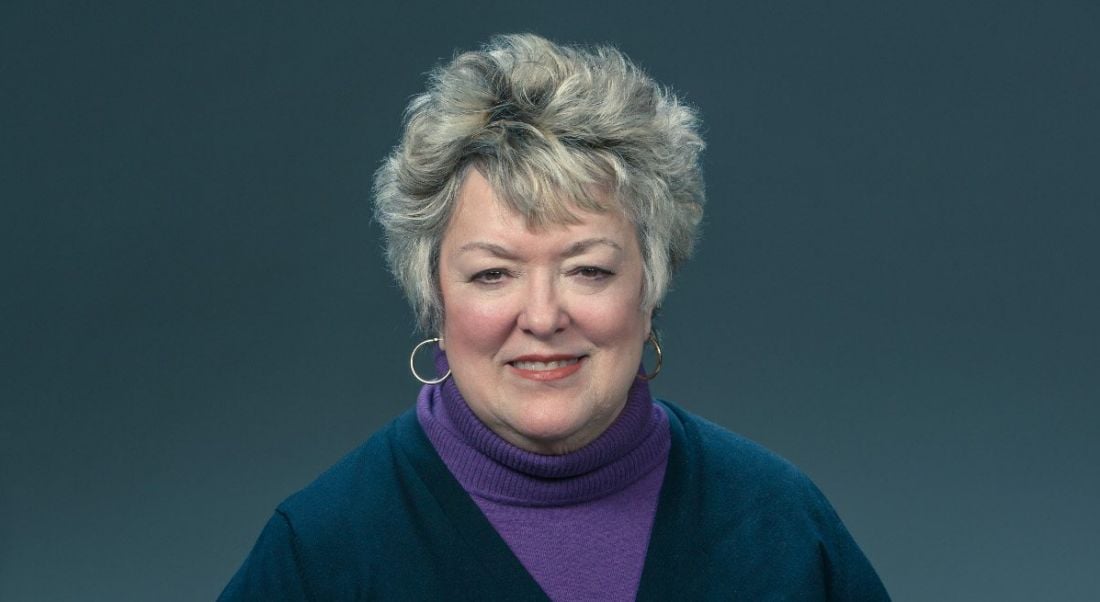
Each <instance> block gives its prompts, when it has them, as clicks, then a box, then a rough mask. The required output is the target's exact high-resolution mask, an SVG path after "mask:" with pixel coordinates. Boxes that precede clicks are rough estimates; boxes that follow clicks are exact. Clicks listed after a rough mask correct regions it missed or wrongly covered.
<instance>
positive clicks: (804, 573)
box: [661, 402, 888, 600]
mask: <svg viewBox="0 0 1100 602" xmlns="http://www.w3.org/2000/svg"><path fill="white" fill-rule="evenodd" d="M661 403H662V405H663V406H664V407H665V408H666V410H667V411H668V414H669V424H670V428H671V429H672V440H673V446H672V450H671V452H670V456H669V468H668V473H667V475H668V476H667V477H666V483H673V484H674V485H672V486H671V487H670V492H669V495H670V496H675V497H676V499H675V506H678V507H682V508H685V509H689V511H690V514H691V515H692V518H691V519H683V521H682V522H680V523H679V525H680V526H681V527H682V528H683V529H684V530H685V531H687V532H693V533H694V534H695V536H696V537H697V539H698V541H699V542H700V543H701V544H702V546H701V549H703V550H704V554H705V557H706V558H707V559H708V564H707V566H708V568H709V575H710V576H711V577H714V576H715V575H724V576H726V577H728V579H718V581H719V582H722V583H727V582H736V583H740V584H741V585H742V586H743V588H744V589H743V591H742V593H745V592H756V593H752V594H748V595H746V597H747V598H748V599H757V598H760V599H763V598H768V599H771V598H769V596H767V595H765V593H766V592H772V593H773V594H774V592H776V591H788V592H789V593H790V598H791V599H818V597H819V594H820V593H821V592H827V593H828V595H827V596H825V598H827V599H835V600H883V599H888V596H887V595H886V592H885V590H884V589H883V587H882V584H881V582H880V581H879V579H878V576H877V575H876V574H875V571H874V569H873V568H872V567H871V565H870V563H869V562H868V561H867V559H866V557H865V556H864V555H863V553H862V551H860V549H859V546H858V545H856V543H855V541H854V540H853V539H852V537H851V535H850V534H849V532H848V530H847V529H846V528H845V526H844V524H843V523H842V522H841V520H840V517H839V516H838V515H837V513H836V511H835V510H833V507H832V505H831V504H830V503H829V502H828V500H826V499H825V496H824V495H823V494H822V493H821V491H820V490H819V489H818V488H817V486H816V485H814V483H813V482H812V481H811V480H810V478H809V477H807V476H806V474H805V473H803V472H802V471H801V470H799V469H798V468H797V467H796V466H794V465H793V464H791V463H790V462H788V461H787V460H785V459H784V458H782V457H780V456H779V455H778V454H776V453H774V452H772V451H770V450H768V449H766V448H765V447H763V446H762V445H760V444H758V443H756V442H754V441H751V440H749V439H747V438H745V437H743V436H741V435H738V434H736V433H733V432H731V431H729V430H727V429H725V428H722V427H721V426H718V425H717V424H714V423H713V422H710V421H708V420H705V419H703V418H700V417H698V416H695V415H694V414H691V413H690V412H687V411H685V410H683V409H681V408H679V407H677V406H676V405H674V404H670V403H668V402H661ZM670 501H671V500H670ZM757 594H759V595H757ZM772 597H774V596H772Z"/></svg>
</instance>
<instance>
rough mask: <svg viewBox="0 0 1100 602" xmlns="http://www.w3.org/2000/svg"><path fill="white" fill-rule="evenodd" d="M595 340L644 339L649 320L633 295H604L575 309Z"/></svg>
mask: <svg viewBox="0 0 1100 602" xmlns="http://www.w3.org/2000/svg"><path fill="white" fill-rule="evenodd" d="M575 316H576V317H577V321H578V322H581V323H583V324H585V326H586V328H585V332H586V333H587V334H588V337H589V338H590V339H592V341H593V342H595V343H604V344H609V345H611V344H619V345H634V344H635V343H637V344H639V345H640V344H641V343H642V342H644V341H645V337H646V334H647V333H648V328H647V324H648V320H647V318H646V316H645V314H644V313H643V312H642V311H641V309H639V302H638V300H636V299H629V298H628V299H625V300H624V299H606V300H603V301H600V302H590V303H586V304H583V305H582V310H581V311H580V312H579V313H575Z"/></svg>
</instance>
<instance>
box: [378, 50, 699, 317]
mask: <svg viewBox="0 0 1100 602" xmlns="http://www.w3.org/2000/svg"><path fill="white" fill-rule="evenodd" d="M698 130H699V120H698V118H697V116H696V114H695V112H694V111H693V110H692V109H691V108H690V107H688V106H686V105H685V104H684V103H682V102H681V101H680V100H678V99H677V98H676V97H675V96H674V95H673V94H672V93H671V92H669V91H668V90H666V89H664V88H662V87H660V86H659V85H657V83H656V82H654V81H653V80H652V79H651V78H650V77H649V76H647V75H646V74H645V73H643V72H642V71H641V69H639V68H638V67H637V66H635V65H634V64H633V63H631V62H630V60H629V59H628V58H626V56H624V55H623V54H622V53H621V52H619V51H618V50H616V49H614V48H611V47H608V46H600V47H595V48H585V47H577V46H562V45H558V44H555V43H553V42H550V41H548V40H546V39H543V38H541V37H538V36H536V35H531V34H520V35H506V36H499V37H496V38H493V40H492V41H491V42H490V43H489V44H488V45H486V46H485V47H484V48H482V49H481V50H479V51H475V52H466V53H463V54H459V55H457V56H456V57H455V58H454V59H453V60H452V61H451V62H450V63H447V64H445V65H442V66H440V67H437V68H436V69H435V70H434V71H433V72H432V74H431V76H430V80H429V85H428V89H427V91H426V92H424V93H423V94H420V95H418V96H416V97H414V98H413V99H412V101H411V102H410V103H409V106H408V108H407V110H406V113H405V128H404V135H403V137H402V139H401V142H400V143H399V144H398V145H397V146H396V147H395V148H394V149H393V152H392V153H390V155H389V156H388V157H387V158H386V160H385V161H384V163H383V165H382V167H381V168H379V169H378V172H377V174H375V184H374V195H375V209H374V214H375V219H376V220H377V221H378V222H379V223H380V224H381V226H382V228H383V230H384V232H385V244H386V259H387V261H388V262H389V266H390V270H391V271H392V272H393V275H394V277H395V278H396V279H397V281H398V283H399V284H400V285H401V288H402V289H403V290H404V292H405V295H406V296H407V297H408V299H409V302H410V303H411V304H412V308H413V311H414V313H415V314H416V316H417V321H418V324H419V326H420V328H421V329H423V330H424V331H425V332H438V331H439V329H440V328H441V326H442V319H443V303H442V299H441V297H440V293H439V277H438V267H439V247H440V243H441V241H442V239H443V234H444V231H445V230H446V228H447V224H448V222H449V220H450V217H451V214H452V213H453V211H454V207H455V204H456V203H455V200H456V195H457V192H458V190H459V188H460V187H461V185H462V182H463V180H464V178H465V176H466V174H467V173H468V170H469V169H477V170H478V171H479V172H481V173H482V174H483V175H484V176H485V177H486V179H487V180H488V181H489V184H490V185H491V186H492V188H493V191H494V192H495V193H496V195H497V197H498V198H499V199H500V201H501V202H502V203H505V204H506V206H508V207H509V208H511V209H512V210H515V211H517V212H519V213H520V214H521V215H523V216H524V218H525V219H526V221H527V223H528V225H529V226H531V227H539V226H542V225H544V224H567V223H575V222H576V221H577V217H576V213H575V212H576V211H577V210H578V209H580V210H588V211H607V210H613V209H621V210H623V211H625V212H626V215H627V216H628V217H629V218H630V220H631V221H632V223H633V224H634V226H635V228H636V231H637V235H638V241H639V243H640V246H641V250H642V257H643V260H644V263H645V281H644V285H643V291H642V306H643V309H645V310H647V311H652V310H653V309H654V308H656V307H657V306H658V305H659V304H660V302H661V300H662V299H663V298H664V295H665V292H666V291H667V290H668V286H669V280H670V279H671V276H672V273H673V272H674V271H675V269H676V268H677V267H678V266H679V265H680V264H681V263H682V262H683V261H685V260H686V259H687V258H688V257H690V256H691V252H692V248H693V246H694V243H695V239H696V236H697V230H698V228H699V223H700V220H701V219H702V211H703V203H704V192H703V179H702V173H701V169H700V165H699V159H700V153H701V152H702V150H703V141H702V138H701V137H700V135H699V131H698ZM609 200H610V201H611V202H612V203H617V204H618V206H617V207H615V206H610V207H609V206H607V204H608V201H609Z"/></svg>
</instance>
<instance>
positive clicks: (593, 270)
mask: <svg viewBox="0 0 1100 602" xmlns="http://www.w3.org/2000/svg"><path fill="white" fill-rule="evenodd" d="M573 273H574V274H576V275H577V276H580V277H581V278H584V279H585V280H603V279H605V278H607V277H609V276H613V275H615V273H614V272H612V271H610V270H605V269H603V268H597V267H595V266H590V265H586V266H582V267H579V268H577V269H575V270H573Z"/></svg>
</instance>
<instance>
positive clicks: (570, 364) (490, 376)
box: [439, 170, 650, 454]
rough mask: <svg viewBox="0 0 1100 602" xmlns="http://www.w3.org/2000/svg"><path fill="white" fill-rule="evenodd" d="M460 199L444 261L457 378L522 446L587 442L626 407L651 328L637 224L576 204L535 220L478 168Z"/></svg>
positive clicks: (447, 344)
mask: <svg viewBox="0 0 1100 602" xmlns="http://www.w3.org/2000/svg"><path fill="white" fill-rule="evenodd" d="M457 203H458V204H457V206H456V208H455V213H454V215H453V216H452V218H451V222H450V224H449V225H448V228H447V231H446V232H445V234H444V237H443V241H442V245H441V248H440V263H439V278H440V288H441V291H442V295H443V311H444V319H443V323H444V327H443V333H442V335H443V342H442V346H443V348H444V349H445V350H446V352H447V358H448V361H449V362H450V366H451V374H452V378H454V380H455V384H456V385H457V386H458V389H459V391H460V392H461V393H462V395H463V397H464V398H465V399H466V402H467V404H469V406H470V409H471V410H473V412H474V414H475V415H476V416H477V417H478V418H479V419H480V420H481V421H482V422H483V423H485V424H486V425H487V426H488V427H489V428H490V429H491V430H493V431H494V432H495V433H497V434H498V435H500V436H501V437H503V438H504V439H505V440H507V441H509V442H511V443H512V444H514V445H516V446H518V447H521V448H523V449H526V450H529V451H533V452H536V453H541V454H561V453H566V452H569V451H573V450H575V449H578V448H580V447H583V446H584V445H586V444H587V443H589V442H591V441H592V440H594V439H595V438H596V437H598V436H599V435H600V434H601V433H602V432H603V431H604V430H606V429H607V427H608V426H610V425H611V423H612V422H613V421H614V420H615V418H616V417H617V416H618V415H619V412H620V411H622V409H623V406H624V405H625V404H626V395H627V391H628V390H629V389H630V386H631V384H632V383H633V381H634V378H635V376H636V374H637V370H638V366H639V363H640V362H641V357H642V348H643V346H644V344H645V341H646V338H647V337H648V335H649V332H650V314H649V312H648V311H645V310H643V308H642V303H641V301H642V279H643V263H642V261H643V260H642V254H641V250H640V248H639V245H638V239H637V234H636V232H635V229H634V227H633V225H632V224H631V223H630V222H629V220H628V219H627V218H626V216H625V215H624V214H623V213H622V212H621V211H606V212H602V213H593V212H588V211H583V210H577V211H576V216H577V217H578V218H579V223H576V224H566V225H551V226H545V227H543V228H540V229H538V230H534V229H531V228H529V227H528V225H527V224H526V222H525V220H524V219H523V216H522V215H520V214H519V213H517V212H515V211H513V210H511V209H509V208H507V207H505V206H503V205H502V204H501V203H500V202H499V201H498V200H497V197H496V194H495V193H494V192H493V190H492V188H491V186H490V185H489V183H488V182H487V181H486V180H485V178H484V177H483V176H482V175H481V174H480V173H478V172H477V170H471V171H470V173H469V175H468V176H467V177H466V180H465V181H464V182H463V186H462V188H461V190H460V191H459V194H458V198H457ZM531 362H534V363H531Z"/></svg>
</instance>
